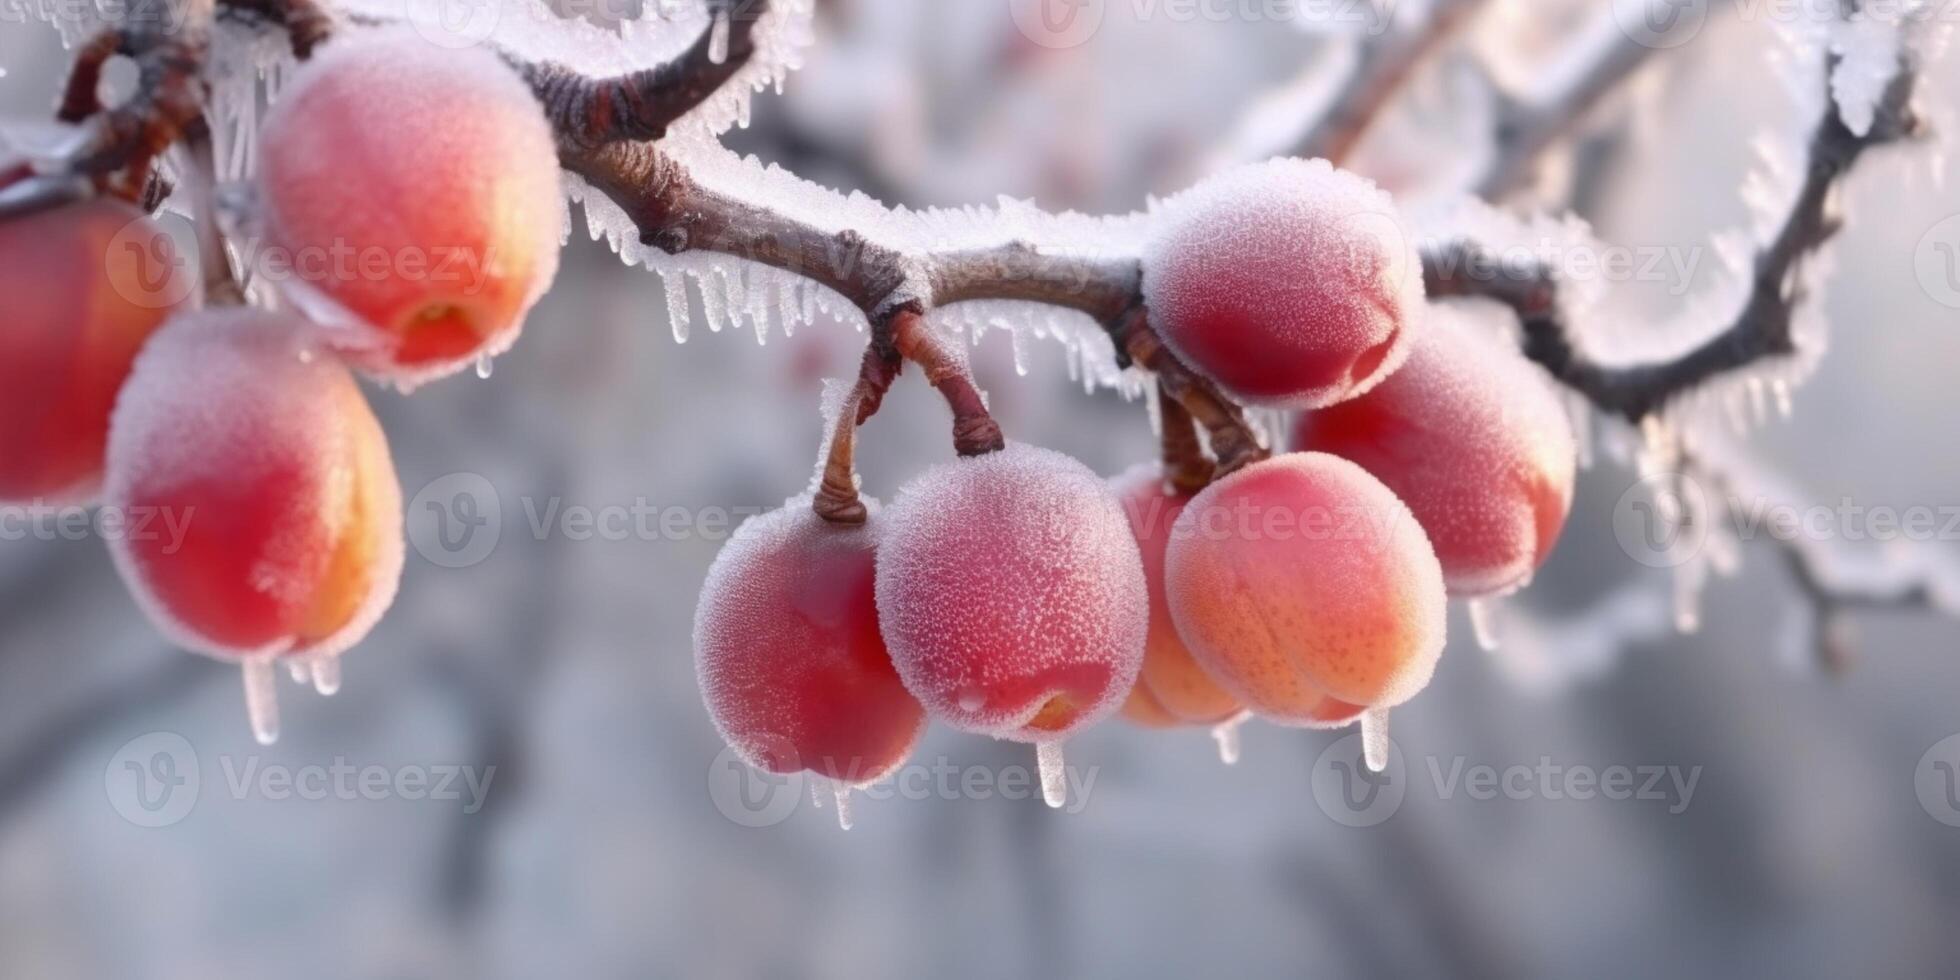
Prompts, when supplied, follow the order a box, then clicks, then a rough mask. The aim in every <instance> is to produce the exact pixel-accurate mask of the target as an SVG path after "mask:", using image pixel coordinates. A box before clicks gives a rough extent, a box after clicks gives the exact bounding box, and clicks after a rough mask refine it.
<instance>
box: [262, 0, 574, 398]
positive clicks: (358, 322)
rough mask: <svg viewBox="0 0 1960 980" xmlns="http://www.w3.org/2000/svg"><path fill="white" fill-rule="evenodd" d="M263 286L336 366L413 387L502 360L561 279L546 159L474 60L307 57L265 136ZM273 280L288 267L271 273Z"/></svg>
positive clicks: (387, 44) (503, 70) (539, 122)
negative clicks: (303, 316)
mask: <svg viewBox="0 0 1960 980" xmlns="http://www.w3.org/2000/svg"><path fill="white" fill-rule="evenodd" d="M261 143H262V146H261V151H260V163H259V187H260V196H261V199H262V202H263V204H264V208H265V224H266V232H267V236H268V238H269V240H270V243H271V244H272V245H274V246H277V247H279V248H280V249H282V250H283V254H289V255H290V263H289V264H290V268H289V269H280V270H275V271H276V272H277V273H278V274H277V275H275V276H274V278H277V279H279V280H280V281H281V282H282V283H283V284H284V286H285V287H286V291H287V293H288V295H289V296H291V297H292V298H293V300H294V302H295V303H296V304H297V305H299V306H300V307H301V308H302V309H304V310H306V311H307V312H308V314H309V315H312V316H313V317H314V318H316V319H320V320H322V321H330V322H336V323H340V322H343V321H344V323H345V325H347V326H350V327H351V328H352V329H350V330H348V331H343V334H344V336H345V342H344V343H343V342H341V341H336V343H337V344H339V345H340V346H342V347H343V348H345V350H346V353H347V356H348V358H349V360H350V361H351V362H352V363H354V364H355V365H356V366H357V367H359V368H361V369H362V370H364V371H367V372H369V373H371V374H374V375H376V376H379V377H383V378H387V379H389V380H393V381H397V382H400V383H403V384H414V383H419V382H422V381H426V380H429V379H432V378H437V377H441V376H443V375H447V374H452V373H454V372H456V371H457V370H459V369H460V368H462V367H463V366H465V365H468V364H471V363H472V362H474V361H477V360H479V359H480V358H484V357H488V356H491V355H494V354H499V353H502V352H503V351H504V350H506V349H508V348H509V347H510V345H511V344H512V343H514V342H515V341H516V339H517V335H518V332H519V330H521V329H522V326H523V321H524V317H525V315H526V314H527V313H528V312H529V311H530V309H531V306H532V305H533V304H535V303H536V302H537V301H538V298H539V297H541V296H543V295H544V292H545V290H546V289H547V288H549V287H550V285H551V280H552V277H553V275H555V274H556V272H557V269H558V249H559V231H560V228H561V226H562V224H563V217H562V212H563V207H562V205H561V204H560V203H559V178H558V164H557V154H556V152H555V149H554V143H553V140H552V135H551V130H550V127H549V126H548V125H547V123H546V122H545V119H544V114H543V112H542V110H541V109H540V108H539V106H538V102H537V100H536V98H534V97H533V96H532V94H531V92H530V89H529V88H528V87H527V86H526V85H525V84H524V82H523V81H522V80H521V79H519V78H518V77H517V75H516V73H515V72H513V71H512V70H511V69H510V68H509V66H507V65H505V64H504V62H503V61H502V60H501V59H499V58H498V57H497V56H496V55H495V54H493V53H491V51H490V50H489V49H488V48H481V47H477V48H468V49H463V50H452V49H449V48H444V47H440V46H437V45H433V44H430V43H428V42H427V41H425V40H423V39H422V38H421V37H420V36H419V35H417V34H416V33H414V32H412V31H406V30H399V31H383V32H376V33H366V34H363V33H353V34H349V35H347V36H346V37H344V38H341V39H339V40H336V41H334V42H333V43H331V44H329V45H328V46H327V47H326V48H324V49H323V50H322V51H320V52H319V53H318V54H316V55H314V56H313V59H312V60H311V61H310V62H308V63H307V64H306V65H305V66H304V67H302V68H301V69H300V70H299V72H298V73H297V74H296V75H295V76H294V78H293V81H292V84H291V85H290V86H288V87H287V89H286V90H285V92H284V94H283V95H282V96H281V97H280V99H279V101H278V102H277V103H276V104H274V106H273V108H272V111H271V114H270V116H269V117H268V118H267V120H266V124H265V128H264V131H263V133H262V136H261ZM282 264H286V263H284V260H283V259H282Z"/></svg>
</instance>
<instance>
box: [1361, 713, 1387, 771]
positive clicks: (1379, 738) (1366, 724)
mask: <svg viewBox="0 0 1960 980" xmlns="http://www.w3.org/2000/svg"><path fill="white" fill-rule="evenodd" d="M1361 757H1362V759H1363V760H1365V761H1366V762H1367V763H1368V771H1369V772H1381V771H1383V770H1385V769H1387V768H1388V709H1387V708H1369V709H1368V710H1366V711H1363V712H1362V713H1361Z"/></svg>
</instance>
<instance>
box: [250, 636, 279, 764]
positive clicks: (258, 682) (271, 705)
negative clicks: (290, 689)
mask: <svg viewBox="0 0 1960 980" xmlns="http://www.w3.org/2000/svg"><path fill="white" fill-rule="evenodd" d="M274 660H275V658H273V657H269V656H267V657H258V658H256V659H253V660H247V661H245V663H244V664H243V667H244V673H245V714H246V715H247V716H248V717H250V718H251V720H252V735H253V737H255V738H257V739H258V740H259V744H260V745H271V744H272V743H274V742H277V741H279V685H278V674H277V673H275V671H276V668H275V667H274Z"/></svg>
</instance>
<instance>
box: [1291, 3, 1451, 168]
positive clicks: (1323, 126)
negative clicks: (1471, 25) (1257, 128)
mask: <svg viewBox="0 0 1960 980" xmlns="http://www.w3.org/2000/svg"><path fill="white" fill-rule="evenodd" d="M1487 2H1488V0H1437V3H1436V5H1435V8H1434V9H1432V10H1430V11H1429V16H1428V17H1427V18H1424V19H1422V20H1418V21H1413V22H1408V23H1403V24H1399V25H1395V26H1392V27H1390V28H1389V29H1388V30H1387V31H1386V32H1384V33H1383V34H1382V35H1381V36H1380V37H1377V38H1371V39H1369V40H1367V41H1365V42H1362V44H1361V46H1360V50H1359V51H1357V52H1355V63H1354V66H1353V69H1352V70H1351V71H1349V72H1348V74H1347V77H1345V78H1343V79H1341V81H1340V84H1339V85H1338V86H1337V87H1336V88H1335V90H1334V92H1333V94H1332V95H1331V96H1330V97H1329V98H1328V100H1327V101H1326V102H1325V103H1324V105H1323V108H1322V114H1321V116H1320V118H1318V119H1316V120H1314V122H1313V123H1311V124H1310V125H1309V126H1308V127H1307V131H1306V134H1305V135H1304V136H1303V137H1301V139H1300V142H1299V143H1298V144H1297V145H1296V146H1295V147H1294V149H1293V155H1294V156H1299V157H1306V158H1308V159H1312V158H1314V157H1320V158H1324V159H1327V160H1332V161H1333V162H1335V163H1340V162H1341V161H1343V160H1345V159H1347V158H1348V156H1349V155H1350V154H1351V153H1353V152H1354V148H1355V146H1356V144H1358V143H1360V142H1361V137H1362V136H1363V135H1365V134H1366V133H1367V132H1368V128H1369V127H1370V126H1371V125H1373V124H1374V122H1375V120H1377V119H1379V118H1381V115H1382V111H1383V110H1384V109H1386V108H1387V107H1388V105H1389V103H1391V102H1393V101H1394V99H1395V97H1396V96H1397V95H1398V94H1400V93H1401V91H1402V89H1403V87H1404V86H1406V85H1407V84H1408V82H1409V79H1410V78H1411V77H1413V76H1414V75H1415V73H1416V70H1417V69H1418V68H1420V67H1421V66H1422V65H1423V64H1424V63H1425V62H1426V61H1427V60H1428V58H1429V55H1430V54H1432V53H1433V52H1434V51H1435V50H1436V49H1437V48H1438V47H1440V46H1441V45H1442V43H1443V42H1444V41H1446V40H1448V39H1449V38H1450V36H1451V35H1452V34H1454V33H1455V32H1456V29H1457V28H1458V27H1459V26H1461V25H1462V24H1463V23H1464V22H1465V21H1467V20H1468V19H1469V17H1470V15H1471V14H1472V13H1475V12H1476V11H1477V9H1478V8H1480V7H1482V6H1484V5H1485V4H1486V3H1487ZM1389 9H1392V8H1389Z"/></svg>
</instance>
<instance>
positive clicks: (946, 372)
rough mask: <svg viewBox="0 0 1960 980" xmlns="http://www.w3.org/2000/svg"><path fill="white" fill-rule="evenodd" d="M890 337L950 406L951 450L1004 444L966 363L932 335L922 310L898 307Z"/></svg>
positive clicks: (978, 450) (965, 452)
mask: <svg viewBox="0 0 1960 980" xmlns="http://www.w3.org/2000/svg"><path fill="white" fill-rule="evenodd" d="M892 341H893V343H895V344H896V345H897V346H898V352H899V354H900V355H902V356H903V357H904V358H905V359H906V360H908V361H911V362H913V363H914V364H917V365H918V366H919V367H920V368H921V369H922V370H924V371H925V373H926V380H927V381H929V382H931V383H932V386H933V387H934V388H937V389H939V393H940V394H941V395H942V396H944V397H945V399H946V405H947V407H948V408H951V409H952V410H953V450H954V451H955V452H957V453H959V454H960V455H961V456H985V455H987V454H988V453H997V452H1000V451H1001V450H1002V449H1005V448H1007V439H1006V437H1004V436H1002V435H1001V432H1000V425H999V424H998V423H996V422H995V421H994V417H993V415H992V414H991V413H989V412H988V411H987V403H986V401H985V400H984V399H982V398H981V397H980V391H979V389H977V388H975V387H973V380H972V379H971V378H969V377H968V376H967V372H966V365H965V364H964V363H962V359H961V358H960V357H959V356H958V355H957V354H955V353H953V352H952V351H950V350H947V349H946V345H945V343H944V342H943V341H942V340H941V339H940V338H938V337H934V336H933V335H932V329H931V328H930V327H928V326H926V318H925V316H924V314H922V313H920V312H918V311H917V310H914V309H910V308H900V309H899V310H898V311H897V312H896V313H895V314H893V317H892Z"/></svg>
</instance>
